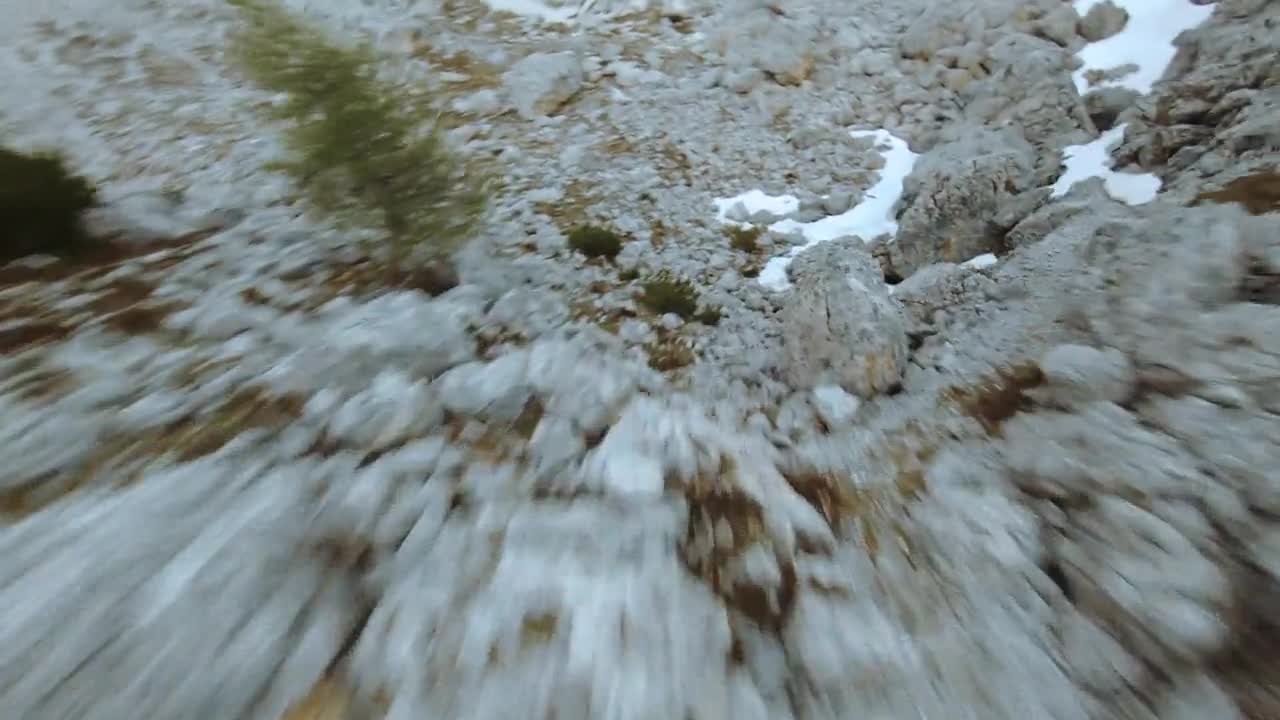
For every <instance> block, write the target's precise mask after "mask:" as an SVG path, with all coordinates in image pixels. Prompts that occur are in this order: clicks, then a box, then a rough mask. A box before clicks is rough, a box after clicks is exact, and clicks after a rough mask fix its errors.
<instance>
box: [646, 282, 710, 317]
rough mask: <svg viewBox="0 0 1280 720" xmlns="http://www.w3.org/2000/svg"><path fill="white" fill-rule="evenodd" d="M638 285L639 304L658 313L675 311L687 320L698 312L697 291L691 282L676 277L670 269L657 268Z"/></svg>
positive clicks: (663, 313)
mask: <svg viewBox="0 0 1280 720" xmlns="http://www.w3.org/2000/svg"><path fill="white" fill-rule="evenodd" d="M640 287H641V293H640V302H641V304H643V305H644V306H645V307H647V308H649V310H651V311H653V312H655V313H657V314H659V315H665V314H667V313H675V314H676V315H679V316H680V317H682V318H684V319H685V320H688V319H690V318H692V317H693V316H694V314H695V313H696V312H698V292H697V290H695V289H694V287H693V283H691V282H689V281H688V280H684V279H682V278H677V277H676V276H675V275H673V274H672V273H671V271H670V270H659V271H658V272H656V273H654V274H653V275H651V276H649V277H648V278H646V279H645V280H644V282H643V283H641V286H640Z"/></svg>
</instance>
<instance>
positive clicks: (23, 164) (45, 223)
mask: <svg viewBox="0 0 1280 720" xmlns="http://www.w3.org/2000/svg"><path fill="white" fill-rule="evenodd" d="M96 202H97V200H96V192H95V191H94V188H93V185H92V184H90V183H89V181H88V180H85V179H84V178H82V177H78V176H76V175H72V174H71V172H70V171H68V170H67V167H66V164H65V163H64V161H63V159H62V158H61V157H60V156H58V155H56V154H39V153H37V154H32V155H24V154H22V153H18V152H14V151H12V150H8V149H5V148H0V237H3V242H0V260H4V261H8V260H13V259H14V258H19V257H22V256H24V255H31V254H34V253H44V254H49V255H59V256H64V255H70V254H73V253H75V252H76V251H79V250H82V249H84V248H86V247H88V246H89V245H91V244H92V243H93V239H92V238H91V237H90V236H89V235H88V233H86V232H85V230H84V228H83V227H82V226H81V224H80V217H81V214H82V213H83V212H84V211H85V210H88V209H89V208H91V207H93V206H94V204H95V203H96Z"/></svg>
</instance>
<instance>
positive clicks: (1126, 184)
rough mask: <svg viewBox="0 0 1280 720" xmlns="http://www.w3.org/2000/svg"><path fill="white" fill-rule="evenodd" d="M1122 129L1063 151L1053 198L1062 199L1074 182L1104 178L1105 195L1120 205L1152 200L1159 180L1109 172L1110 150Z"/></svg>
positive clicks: (1111, 131) (1117, 140) (1140, 203)
mask: <svg viewBox="0 0 1280 720" xmlns="http://www.w3.org/2000/svg"><path fill="white" fill-rule="evenodd" d="M1124 129H1125V125H1124V124H1120V125H1117V126H1115V127H1114V128H1111V129H1110V130H1108V131H1106V132H1105V133H1103V134H1102V135H1101V136H1099V137H1098V139H1097V140H1094V141H1093V142H1091V143H1086V144H1084V145H1068V146H1066V147H1065V148H1063V150H1062V163H1063V165H1065V166H1066V169H1065V170H1063V172H1062V175H1061V176H1060V177H1059V178H1058V181H1057V182H1056V183H1054V184H1053V195H1052V197H1055V198H1058V197H1062V196H1063V195H1066V194H1067V191H1068V190H1070V189H1071V187H1072V186H1073V185H1075V184H1076V183H1078V182H1080V181H1082V180H1087V179H1089V178H1094V177H1097V178H1102V179H1103V182H1104V186H1105V187H1106V190H1107V194H1108V195H1110V196H1111V197H1113V198H1115V199H1116V200H1119V201H1121V202H1123V203H1127V204H1129V205H1142V204H1143V203H1148V202H1151V201H1152V200H1153V199H1155V196H1156V193H1157V192H1159V190H1160V178H1158V177H1156V176H1155V175H1152V174H1150V173H1122V172H1116V171H1114V170H1112V169H1111V166H1112V165H1113V164H1114V162H1115V161H1114V160H1112V159H1111V151H1112V150H1114V149H1115V148H1116V146H1117V145H1119V144H1120V142H1121V141H1122V140H1124Z"/></svg>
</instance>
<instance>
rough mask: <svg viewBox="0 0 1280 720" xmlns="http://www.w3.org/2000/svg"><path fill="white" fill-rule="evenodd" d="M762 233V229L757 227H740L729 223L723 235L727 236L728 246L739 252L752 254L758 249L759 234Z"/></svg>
mask: <svg viewBox="0 0 1280 720" xmlns="http://www.w3.org/2000/svg"><path fill="white" fill-rule="evenodd" d="M763 234H764V230H762V229H760V228H758V227H741V226H738V225H731V226H729V227H728V228H726V229H725V235H727V236H729V246H730V247H732V248H733V249H734V250H737V251H739V252H744V253H749V254H752V255H754V254H755V253H757V252H759V250H760V244H759V242H758V241H759V240H760V236H761V235H763Z"/></svg>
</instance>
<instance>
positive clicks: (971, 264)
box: [960, 253, 997, 270]
mask: <svg viewBox="0 0 1280 720" xmlns="http://www.w3.org/2000/svg"><path fill="white" fill-rule="evenodd" d="M996 262H997V258H996V256H995V253H983V254H981V255H979V256H977V257H972V258H969V259H968V260H965V261H964V262H962V263H960V267H962V268H969V269H970V270H981V269H982V268H987V267H991V266H992V265H995V264H996Z"/></svg>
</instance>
